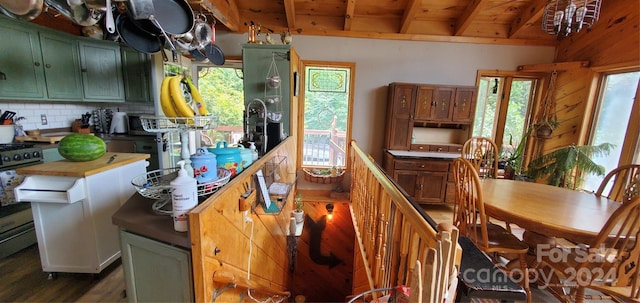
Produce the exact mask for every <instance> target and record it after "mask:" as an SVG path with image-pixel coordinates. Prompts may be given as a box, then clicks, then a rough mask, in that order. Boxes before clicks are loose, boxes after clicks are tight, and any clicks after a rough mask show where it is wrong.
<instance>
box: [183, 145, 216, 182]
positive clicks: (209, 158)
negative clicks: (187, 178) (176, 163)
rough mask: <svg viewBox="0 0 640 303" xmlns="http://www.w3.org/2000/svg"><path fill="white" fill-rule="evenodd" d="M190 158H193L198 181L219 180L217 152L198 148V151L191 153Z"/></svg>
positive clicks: (192, 161)
mask: <svg viewBox="0 0 640 303" xmlns="http://www.w3.org/2000/svg"><path fill="white" fill-rule="evenodd" d="M189 159H191V166H193V175H194V177H195V178H196V180H197V181H198V183H207V182H213V181H216V180H218V165H217V160H216V155H215V154H212V153H210V152H208V151H207V150H206V149H204V148H198V150H196V153H195V154H193V155H191V157H190V158H189Z"/></svg>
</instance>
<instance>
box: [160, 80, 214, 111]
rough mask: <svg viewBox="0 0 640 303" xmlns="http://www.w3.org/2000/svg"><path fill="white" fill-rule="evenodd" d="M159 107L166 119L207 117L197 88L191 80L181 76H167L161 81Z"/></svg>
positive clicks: (205, 108)
mask: <svg viewBox="0 0 640 303" xmlns="http://www.w3.org/2000/svg"><path fill="white" fill-rule="evenodd" d="M160 106H161V107H162V112H164V115H165V116H167V117H194V116H196V115H197V116H208V115H209V111H208V110H207V107H206V106H205V104H204V102H203V101H202V96H201V95H200V92H199V91H198V88H197V87H196V86H195V85H193V82H191V79H189V78H187V77H185V78H183V77H182V76H168V77H165V78H164V79H163V80H162V86H161V88H160Z"/></svg>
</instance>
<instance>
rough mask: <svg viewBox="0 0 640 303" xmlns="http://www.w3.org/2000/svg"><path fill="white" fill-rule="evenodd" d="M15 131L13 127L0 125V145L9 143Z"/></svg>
mask: <svg viewBox="0 0 640 303" xmlns="http://www.w3.org/2000/svg"><path fill="white" fill-rule="evenodd" d="M14 131H15V129H14V126H13V125H0V143H11V142H13V137H14V136H15V133H14Z"/></svg>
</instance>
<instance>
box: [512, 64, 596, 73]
mask: <svg viewBox="0 0 640 303" xmlns="http://www.w3.org/2000/svg"><path fill="white" fill-rule="evenodd" d="M589 65H590V63H589V61H570V62H556V63H549V64H530V65H520V66H518V70H519V71H523V72H553V71H566V70H572V69H578V68H584V67H589Z"/></svg>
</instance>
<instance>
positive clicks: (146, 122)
mask: <svg viewBox="0 0 640 303" xmlns="http://www.w3.org/2000/svg"><path fill="white" fill-rule="evenodd" d="M140 123H142V128H143V129H144V130H145V131H148V132H168V131H172V130H190V129H193V130H206V129H213V128H216V127H217V123H216V117H215V116H194V117H159V116H140Z"/></svg>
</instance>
